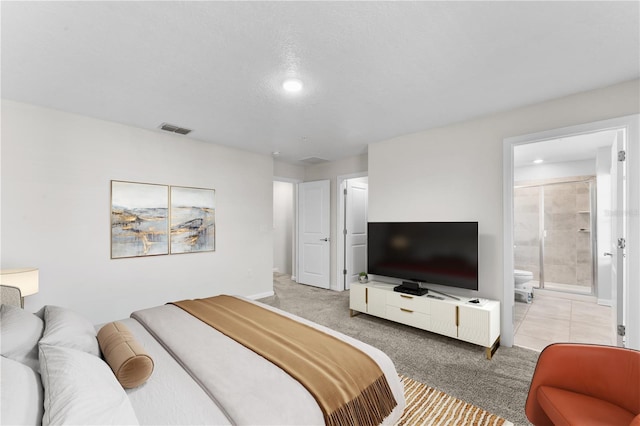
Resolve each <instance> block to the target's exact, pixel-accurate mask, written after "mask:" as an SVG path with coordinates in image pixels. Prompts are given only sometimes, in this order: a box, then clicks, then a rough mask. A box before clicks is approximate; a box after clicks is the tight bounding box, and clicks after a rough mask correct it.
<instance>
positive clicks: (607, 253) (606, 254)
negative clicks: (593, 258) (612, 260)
mask: <svg viewBox="0 0 640 426" xmlns="http://www.w3.org/2000/svg"><path fill="white" fill-rule="evenodd" d="M604 255H605V256H611V257H613V254H612V253H609V252H608V251H605V252H604Z"/></svg>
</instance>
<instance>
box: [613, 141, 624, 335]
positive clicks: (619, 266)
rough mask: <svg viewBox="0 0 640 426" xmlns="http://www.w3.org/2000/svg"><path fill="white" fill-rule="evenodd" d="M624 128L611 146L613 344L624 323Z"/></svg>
mask: <svg viewBox="0 0 640 426" xmlns="http://www.w3.org/2000/svg"><path fill="white" fill-rule="evenodd" d="M624 137H625V135H624V131H619V132H618V135H617V137H616V140H615V142H614V143H613V146H612V148H611V157H612V158H611V186H612V188H611V201H612V203H611V205H612V206H613V208H614V211H613V214H611V250H610V253H612V254H613V256H612V257H613V258H612V261H611V283H612V296H613V297H612V299H613V308H614V315H613V317H614V320H615V323H614V327H615V331H616V345H617V346H624V336H623V335H624V333H619V332H618V329H619V327H624V326H625V325H626V322H625V318H626V313H625V303H624V302H625V292H626V276H625V260H626V259H625V248H626V221H625V215H624V214H623V213H624V212H625V211H626V202H625V201H626V200H625V194H626V188H625V185H626V179H625V164H626V162H625V161H624V157H625V155H624V154H619V153H620V152H622V153H624V149H625V146H624V145H625V144H624Z"/></svg>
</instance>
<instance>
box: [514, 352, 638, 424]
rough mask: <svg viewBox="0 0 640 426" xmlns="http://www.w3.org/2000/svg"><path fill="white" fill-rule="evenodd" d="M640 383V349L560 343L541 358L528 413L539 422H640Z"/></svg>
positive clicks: (541, 355)
mask: <svg viewBox="0 0 640 426" xmlns="http://www.w3.org/2000/svg"><path fill="white" fill-rule="evenodd" d="M638 383H640V351H636V350H632V349H625V348H619V347H615V346H602V345H588V344H580V343H556V344H552V345H549V346H547V347H546V348H545V349H544V350H543V351H542V353H541V354H540V357H539V358H538V364H537V365H536V369H535V371H534V373H533V378H532V379H531V387H530V388H529V395H528V397H527V402H526V406H525V411H526V414H527V417H528V419H529V421H530V422H531V423H533V424H534V425H536V426H552V425H554V424H555V425H598V424H607V425H624V426H627V425H630V424H631V425H633V426H640V420H639V419H638V417H637V416H638V415H639V414H640V386H638ZM603 416H604V417H603ZM603 420H604V421H603Z"/></svg>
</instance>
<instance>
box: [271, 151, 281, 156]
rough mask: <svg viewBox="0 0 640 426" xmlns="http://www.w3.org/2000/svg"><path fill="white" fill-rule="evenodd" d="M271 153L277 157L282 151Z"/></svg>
mask: <svg viewBox="0 0 640 426" xmlns="http://www.w3.org/2000/svg"><path fill="white" fill-rule="evenodd" d="M271 155H273V156H274V157H277V156H278V155H280V151H273V152H272V153H271Z"/></svg>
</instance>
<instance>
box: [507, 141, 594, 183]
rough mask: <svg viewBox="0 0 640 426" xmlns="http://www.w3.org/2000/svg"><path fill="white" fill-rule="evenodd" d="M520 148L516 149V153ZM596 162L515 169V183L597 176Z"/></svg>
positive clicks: (588, 161) (550, 164)
mask: <svg viewBox="0 0 640 426" xmlns="http://www.w3.org/2000/svg"><path fill="white" fill-rule="evenodd" d="M517 149H518V147H515V149H514V151H515V150H517ZM595 174H596V160H595V158H594V159H591V160H580V161H565V162H562V163H549V164H538V165H535V166H527V167H518V168H514V169H513V180H514V182H516V183H518V182H522V181H530V180H541V179H554V178H561V177H570V176H595Z"/></svg>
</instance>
